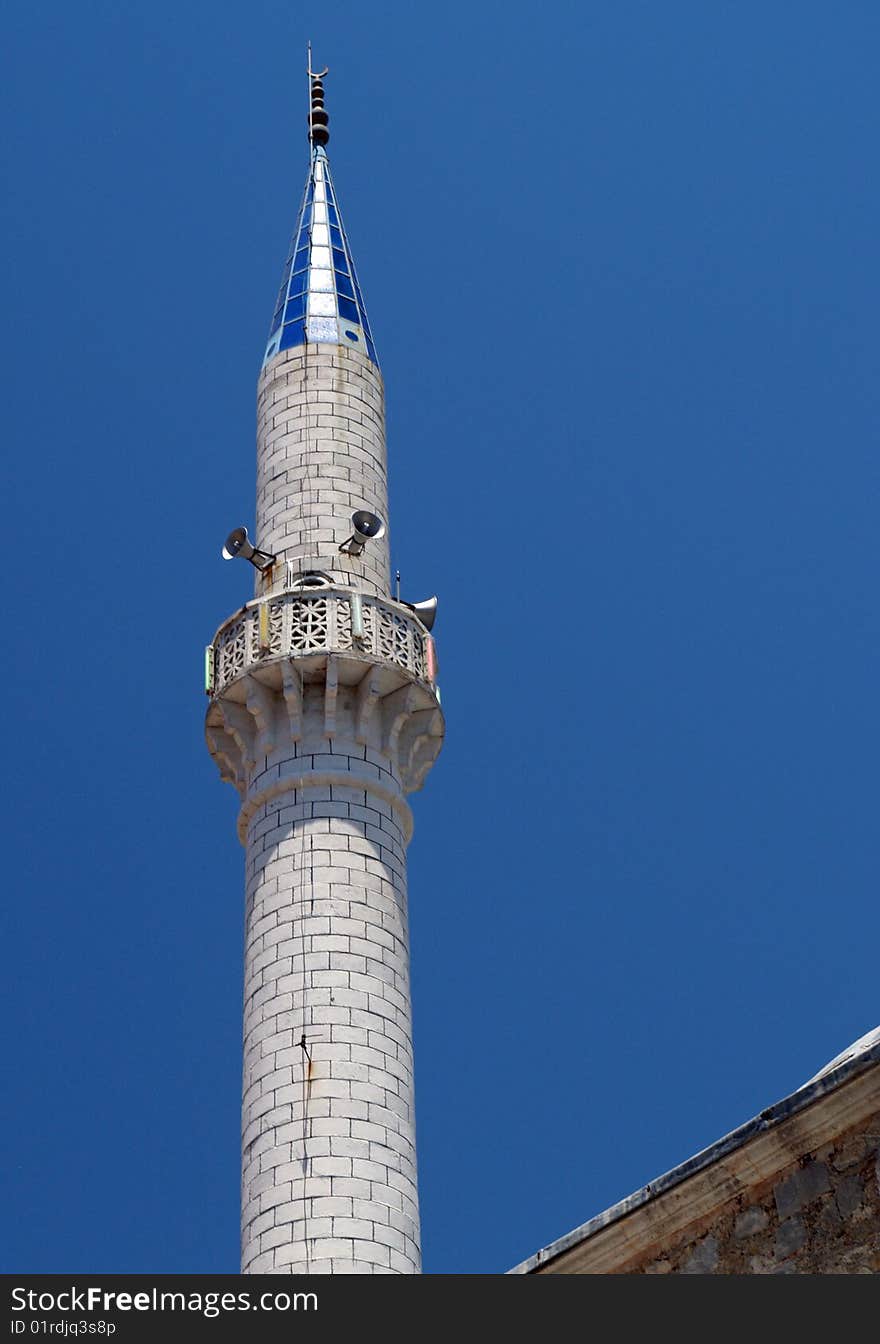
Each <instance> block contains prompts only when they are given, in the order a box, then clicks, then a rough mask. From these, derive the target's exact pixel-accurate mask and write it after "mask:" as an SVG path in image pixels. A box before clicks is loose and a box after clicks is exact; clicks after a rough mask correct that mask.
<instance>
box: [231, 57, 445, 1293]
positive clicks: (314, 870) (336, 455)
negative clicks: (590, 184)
mask: <svg viewBox="0 0 880 1344" xmlns="http://www.w3.org/2000/svg"><path fill="white" fill-rule="evenodd" d="M314 83H315V81H314V80H313V89H314ZM322 109H323V102H321V108H320V109H319V111H322ZM316 125H317V126H318V129H321V130H322V136H321V138H320V140H321V142H320V143H317V142H316V140H317V138H318V137H317V135H316V137H315V138H313V140H312V143H311V159H310V171H309V179H308V182H307V185H306V191H305V194H304V197H303V204H302V207H301V210H300V215H299V218H298V221H297V225H296V228H295V230H294V236H293V242H292V244H291V249H290V255H289V257H288V261H287V265H286V267H285V272H284V278H283V281H282V287H281V292H280V294H279V299H278V303H277V304H276V309H275V313H274V316H273V320H272V325H271V329H270V336H269V342H268V345H267V349H266V356H265V360H264V365H263V369H262V372H261V374H260V379H259V386H258V430H257V515H256V537H255V540H256V542H257V544H258V545H259V547H260V549H261V550H262V551H265V552H267V553H268V554H269V555H271V556H272V557H273V559H272V562H271V563H267V564H266V565H265V567H264V568H262V569H258V570H257V573H256V596H255V598H254V600H253V601H252V602H249V603H248V604H247V606H246V607H244V608H243V609H242V610H241V611H239V612H236V613H235V614H234V615H233V616H232V617H230V619H229V620H227V621H225V622H224V624H223V625H221V627H220V629H219V630H218V631H217V634H216V635H215V637H214V639H213V641H212V643H211V645H209V647H208V650H207V655H206V662H207V673H206V677H207V690H208V694H209V697H210V698H209V704H208V712H207V719H206V737H207V741H208V746H209V749H210V751H211V753H212V755H213V756H214V759H215V760H216V761H217V764H218V766H219V768H220V773H221V776H222V777H223V778H224V779H225V780H228V781H229V782H230V783H232V784H233V785H234V786H235V788H236V789H237V790H238V793H239V795H240V797H241V811H240V814H239V823H238V830H239V836H240V838H241V841H242V844H243V845H244V847H245V851H246V913H245V989H244V1068H243V1102H242V1184H241V1195H242V1270H243V1272H248V1273H273V1272H274V1273H282V1272H290V1273H395V1272H397V1273H414V1272H418V1271H419V1269H420V1266H421V1262H420V1241H419V1213H418V1190H417V1178H416V1161H415V1121H414V1094H413V1062H412V1012H411V1002H410V984H409V934H408V915H407V890H406V846H407V843H408V841H409V838H410V835H411V833H412V815H411V812H410V808H409V805H408V802H407V797H406V796H407V794H409V793H411V792H413V791H414V790H416V789H418V788H420V787H421V784H422V782H423V781H424V779H425V777H426V775H427V773H428V771H429V769H430V767H431V765H432V764H433V762H434V760H435V759H436V756H437V754H438V752H439V750H440V747H441V744H442V739H443V731H444V724H443V716H442V712H441V710H440V702H439V692H438V690H437V685H436V656H435V651H434V643H433V639H432V637H431V635H430V633H429V630H428V628H427V627H426V625H425V624H423V622H422V621H421V620H420V619H419V617H418V614H417V613H416V612H415V611H414V610H413V609H412V607H410V606H407V605H406V604H404V603H401V602H399V601H396V600H394V599H393V598H392V597H391V592H390V569H389V554H388V534H387V531H386V532H384V533H383V534H380V535H378V536H376V537H374V538H373V539H371V540H368V541H366V543H365V544H364V545H363V548H362V549H359V548H358V546H357V545H355V546H348V545H347V544H346V543H347V539H348V538H350V537H351V535H352V518H351V516H352V513H353V512H354V511H357V510H366V511H368V512H369V513H371V514H375V515H377V516H378V518H379V519H380V520H381V521H382V522H383V523H384V522H386V521H387V487H386V455H385V423H384V390H383V383H382V376H381V373H380V371H379V366H378V363H377V361H376V352H375V347H374V345H373V339H372V333H371V331H370V328H369V323H368V321H367V317H366V312H365V310H364V306H363V299H362V296H361V291H360V285H359V283H358V280H357V276H356V274H355V271H354V264H353V260H352V257H351V251H350V248H349V245H348V240H347V237H346V235H345V233H344V230H343V228H342V223H341V214H340V211H339V207H338V201H337V200H336V196H335V192H334V189H333V185H332V182H331V180H330V172H329V163H328V160H327V156H326V153H325V150H324V144H326V139H327V133H326V116H324V120H323V122H319V123H316ZM340 548H342V549H340Z"/></svg>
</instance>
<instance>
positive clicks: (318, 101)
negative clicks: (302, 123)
mask: <svg viewBox="0 0 880 1344" xmlns="http://www.w3.org/2000/svg"><path fill="white" fill-rule="evenodd" d="M326 74H329V67H328V66H326V65H325V66H324V69H323V70H313V69H312V44H311V42H310V43H309V61H308V76H309V144H310V145H326V143H327V141H328V140H329V139H330V131H329V124H330V118H329V117H328V115H327V113H326V112H325V111H324V76H325V75H326Z"/></svg>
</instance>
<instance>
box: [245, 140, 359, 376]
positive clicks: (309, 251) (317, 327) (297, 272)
mask: <svg viewBox="0 0 880 1344" xmlns="http://www.w3.org/2000/svg"><path fill="white" fill-rule="evenodd" d="M311 156H312V161H311V168H310V171H309V180H308V182H307V183H306V190H305V195H304V196H303V203H302V207H301V209H300V212H299V219H298V220H297V225H296V228H295V229H294V231H293V238H292V239H291V243H290V254H289V256H288V258H287V261H286V263H285V266H284V275H283V278H282V281H281V289H280V290H279V291H278V299H277V302H276V304H275V313H274V315H273V317H272V325H271V327H270V329H269V341H268V343H267V345H266V355H265V358H264V360H263V365H264V366H265V365H266V364H268V362H269V360H270V359H272V357H273V356H274V355H277V354H278V352H279V350H290V349H292V348H293V347H294V346H297V345H305V343H306V341H320V342H322V343H324V342H326V343H329V344H331V345H347V346H350V347H352V348H353V349H356V350H363V351H364V352H365V353H366V354H367V355H369V357H370V359H371V360H372V361H373V363H374V364H377V365H378V363H379V361H378V359H377V358H376V347H375V346H374V344H373V334H372V332H371V331H370V324H369V321H368V320H367V313H366V309H365V308H364V300H363V297H362V295H361V290H360V285H359V284H358V279H357V275H356V273H355V269H354V262H353V260H352V256H351V248H350V247H349V245H348V239H347V237H346V236H345V229H344V228H343V224H342V216H341V214H340V213H339V205H338V201H337V197H336V192H335V191H334V188H333V182H332V180H331V177H330V164H329V162H328V159H327V155H326V153H325V151H324V147H323V145H319V144H316V145H314V146H313V147H312V150H311Z"/></svg>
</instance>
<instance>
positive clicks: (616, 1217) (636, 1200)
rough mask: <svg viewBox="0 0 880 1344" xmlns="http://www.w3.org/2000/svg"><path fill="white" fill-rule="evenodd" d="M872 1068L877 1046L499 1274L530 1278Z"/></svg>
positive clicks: (879, 1058) (878, 1058)
mask: <svg viewBox="0 0 880 1344" xmlns="http://www.w3.org/2000/svg"><path fill="white" fill-rule="evenodd" d="M875 1064H880V1042H877V1043H876V1044H875V1045H872V1046H870V1047H869V1048H868V1049H866V1050H864V1051H863V1052H862V1053H861V1054H859V1055H855V1056H852V1057H851V1058H849V1059H847V1060H845V1061H844V1063H842V1064H840V1065H839V1066H838V1067H837V1068H834V1069H830V1070H829V1071H828V1072H823V1073H821V1074H820V1075H819V1076H818V1077H816V1078H814V1079H811V1080H810V1081H809V1082H808V1083H805V1084H804V1085H803V1086H802V1087H799V1088H798V1089H797V1090H796V1091H795V1092H792V1093H790V1094H789V1095H788V1096H787V1097H783V1099H782V1100H781V1101H777V1102H776V1103H775V1104H774V1105H773V1106H768V1107H767V1109H766V1110H764V1111H761V1113H760V1114H759V1115H757V1116H755V1117H754V1119H752V1120H747V1121H746V1123H745V1124H743V1125H740V1126H739V1128H738V1129H734V1130H732V1131H731V1132H730V1133H729V1134H725V1135H724V1137H723V1138H721V1139H718V1140H717V1141H716V1142H715V1143H713V1144H710V1145H709V1147H708V1148H704V1149H702V1151H701V1152H699V1153H696V1154H695V1155H694V1156H693V1157H689V1158H688V1159H687V1160H686V1161H685V1162H682V1163H680V1164H679V1166H677V1167H673V1168H672V1169H671V1171H667V1172H665V1173H664V1174H663V1175H662V1176H658V1177H657V1179H656V1180H655V1181H649V1182H648V1184H647V1185H644V1186H642V1188H641V1189H640V1190H636V1191H635V1192H634V1193H633V1194H631V1195H628V1196H627V1197H626V1199H622V1200H620V1201H619V1203H617V1204H612V1205H611V1207H610V1208H608V1209H605V1211H604V1212H603V1213H598V1214H596V1216H595V1217H594V1218H590V1219H589V1221H588V1222H586V1223H582V1224H581V1225H580V1227H576V1228H573V1229H572V1231H571V1232H568V1233H566V1234H565V1236H562V1237H559V1238H557V1240H556V1241H552V1242H550V1244H549V1245H548V1246H544V1247H542V1249H541V1250H539V1251H536V1252H535V1254H534V1255H532V1256H529V1258H528V1259H527V1260H523V1261H521V1262H520V1263H519V1264H518V1265H514V1267H513V1268H512V1269H508V1270H506V1271H505V1272H506V1273H507V1274H532V1273H534V1271H535V1270H537V1269H540V1268H542V1267H543V1266H544V1265H546V1264H548V1263H549V1262H550V1261H551V1260H555V1259H556V1258H557V1257H558V1256H560V1255H563V1254H564V1253H565V1252H566V1251H568V1250H571V1248H572V1247H573V1246H577V1245H578V1244H579V1243H580V1242H582V1241H586V1240H587V1238H588V1237H591V1236H594V1235H595V1233H597V1232H601V1231H602V1229H603V1228H606V1227H609V1226H611V1224H613V1223H616V1222H619V1221H620V1220H621V1219H622V1218H625V1217H626V1216H627V1215H628V1214H630V1213H634V1212H635V1210H636V1209H639V1208H642V1207H643V1206H644V1205H645V1204H647V1203H649V1202H650V1201H651V1200H652V1199H656V1198H657V1197H658V1196H659V1195H662V1194H664V1193H665V1192H666V1191H667V1190H671V1189H673V1188H674V1187H675V1186H676V1185H680V1184H681V1183H682V1182H683V1181H686V1180H687V1179H688V1178H689V1177H690V1176H695V1175H696V1174H697V1173H698V1172H700V1171H704V1170H705V1169H706V1168H707V1167H710V1166H711V1165H712V1163H713V1162H716V1161H718V1159H719V1158H722V1157H726V1156H727V1155H728V1154H729V1153H732V1152H735V1151H736V1149H737V1148H741V1147H742V1146H743V1145H744V1144H745V1143H747V1142H748V1140H749V1139H752V1138H754V1137H755V1136H756V1135H758V1134H763V1133H765V1132H766V1131H767V1130H770V1129H773V1128H774V1127H775V1126H776V1125H779V1124H781V1123H782V1122H783V1121H784V1120H788V1119H789V1118H790V1117H791V1116H793V1115H797V1114H798V1113H799V1112H801V1111H805V1110H807V1109H808V1107H810V1106H812V1105H813V1104H814V1103H815V1102H817V1101H820V1100H821V1099H822V1098H823V1097H825V1096H827V1095H828V1094H829V1093H831V1092H835V1091H837V1089H838V1088H840V1087H842V1086H843V1085H844V1084H845V1083H848V1082H849V1081H850V1080H851V1079H853V1078H855V1077H857V1076H858V1075H859V1074H861V1073H865V1072H867V1070H868V1069H870V1068H871V1067H872V1065H875Z"/></svg>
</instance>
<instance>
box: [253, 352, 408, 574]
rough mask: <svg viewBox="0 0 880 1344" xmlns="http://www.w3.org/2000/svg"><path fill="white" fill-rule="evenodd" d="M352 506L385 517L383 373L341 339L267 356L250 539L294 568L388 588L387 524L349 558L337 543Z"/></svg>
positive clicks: (259, 404) (347, 527)
mask: <svg viewBox="0 0 880 1344" xmlns="http://www.w3.org/2000/svg"><path fill="white" fill-rule="evenodd" d="M357 509H368V510H369V511H370V512H371V513H377V514H379V515H380V517H381V518H382V519H383V520H384V521H385V522H386V523H387V520H388V486H387V479H386V458H385V402H384V390H383V385H382V375H381V374H380V372H379V370H378V369H377V368H376V366H375V364H373V362H372V361H371V360H370V359H368V358H367V356H366V355H364V354H362V353H361V352H360V351H359V350H353V349H349V348H348V347H346V346H337V345H305V346H298V347H296V348H295V349H293V350H285V351H283V352H282V353H281V354H280V355H278V356H276V358H275V359H273V360H272V361H271V362H270V363H269V364H267V365H266V367H265V369H264V370H263V372H262V374H261V375H260V381H259V386H258V392H257V510H256V535H257V538H258V544H259V545H260V546H261V547H262V549H264V550H266V551H270V552H271V553H273V554H275V555H277V556H278V558H279V560H280V561H282V562H284V561H287V560H290V561H291V562H292V563H293V568H294V569H295V570H297V571H298V570H323V571H324V572H325V573H327V574H329V575H330V577H331V578H332V579H334V581H337V582H342V583H349V582H351V581H352V579H353V578H356V580H357V586H358V588H359V589H360V590H361V591H362V592H365V593H372V594H374V595H375V596H379V597H381V596H387V595H388V594H389V593H390V582H391V576H390V566H389V550H388V545H389V536H388V533H387V532H386V534H385V536H384V537H381V538H379V539H378V540H375V541H371V542H370V543H369V544H368V545H367V547H366V548H365V550H364V552H363V555H362V556H360V557H358V558H357V559H356V560H354V559H352V558H350V557H348V556H347V555H345V554H341V553H340V551H339V546H340V544H341V543H342V542H344V541H345V540H346V538H347V537H349V536H350V535H351V515H352V513H353V512H354V511H355V510H357ZM257 587H258V591H259V592H264V591H265V588H264V587H262V586H261V585H260V583H259V582H258V585H257Z"/></svg>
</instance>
